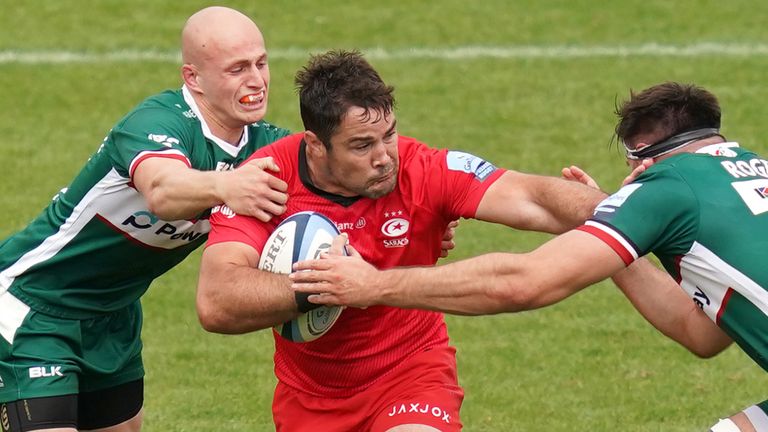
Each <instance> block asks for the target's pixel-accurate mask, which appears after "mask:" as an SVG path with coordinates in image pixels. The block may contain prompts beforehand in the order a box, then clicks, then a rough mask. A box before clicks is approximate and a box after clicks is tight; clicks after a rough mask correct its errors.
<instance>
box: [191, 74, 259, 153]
mask: <svg viewBox="0 0 768 432" xmlns="http://www.w3.org/2000/svg"><path fill="white" fill-rule="evenodd" d="M181 93H182V94H183V95H184V101H185V102H186V103H187V105H189V107H190V108H192V112H194V113H195V116H197V119H198V120H200V125H201V126H202V128H203V135H204V136H205V137H206V138H208V139H209V140H211V141H213V142H214V143H216V145H217V146H219V148H221V149H222V150H224V151H225V152H227V154H228V155H230V156H232V157H234V156H237V155H238V153H240V150H242V149H244V148H245V144H246V143H247V142H248V126H243V135H242V136H241V137H240V142H239V143H238V144H237V145H236V146H233V145H232V144H230V143H228V142H226V141H224V140H223V139H221V138H219V137H217V136H216V135H214V134H213V132H211V128H209V127H208V123H206V122H205V118H204V117H203V114H202V112H200V108H198V107H197V102H195V98H193V97H192V93H190V92H189V89H188V88H187V86H186V84H185V85H183V86H182V87H181Z"/></svg>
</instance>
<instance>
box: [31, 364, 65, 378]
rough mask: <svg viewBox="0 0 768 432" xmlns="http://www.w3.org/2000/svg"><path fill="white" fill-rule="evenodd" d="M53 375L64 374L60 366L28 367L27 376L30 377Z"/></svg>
mask: <svg viewBox="0 0 768 432" xmlns="http://www.w3.org/2000/svg"><path fill="white" fill-rule="evenodd" d="M54 376H60V377H63V376H64V374H63V373H61V366H48V367H46V366H35V367H31V368H29V378H31V379H35V378H50V377H54Z"/></svg>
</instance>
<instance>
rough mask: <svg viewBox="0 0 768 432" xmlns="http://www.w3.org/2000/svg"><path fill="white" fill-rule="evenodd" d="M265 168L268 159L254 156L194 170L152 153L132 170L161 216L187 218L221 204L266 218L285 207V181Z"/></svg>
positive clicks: (272, 168) (270, 162) (271, 167)
mask: <svg viewBox="0 0 768 432" xmlns="http://www.w3.org/2000/svg"><path fill="white" fill-rule="evenodd" d="M269 171H279V168H278V167H277V165H276V164H275V163H274V161H273V160H272V158H264V159H255V160H253V161H251V162H250V163H247V164H243V165H242V166H240V167H238V168H237V169H235V170H231V171H198V170H195V169H191V168H189V167H188V166H187V165H186V164H185V163H184V162H182V161H179V160H176V159H168V158H157V157H156V158H150V159H146V160H144V161H142V162H141V164H139V166H138V167H137V168H136V171H135V172H134V174H133V182H134V184H135V185H136V189H137V190H138V191H139V192H141V194H142V195H144V197H145V199H146V200H147V203H148V204H149V209H150V210H151V211H152V213H154V214H155V215H157V216H159V217H160V218H162V219H165V220H178V219H188V218H192V217H195V216H197V215H198V214H200V213H201V212H203V211H205V210H206V209H209V208H211V207H213V206H215V205H218V204H221V203H225V204H227V205H228V206H229V207H230V208H232V209H233V210H234V211H236V212H237V213H238V214H243V215H248V216H253V217H255V218H257V219H259V220H262V221H268V220H269V219H271V217H272V216H273V215H279V214H282V213H283V212H284V211H285V203H286V201H287V199H288V197H287V195H286V194H285V191H286V190H287V185H286V184H285V182H283V181H282V180H280V179H278V178H276V177H274V176H273V175H271V174H270V173H269Z"/></svg>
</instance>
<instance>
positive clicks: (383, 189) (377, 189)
mask: <svg viewBox="0 0 768 432" xmlns="http://www.w3.org/2000/svg"><path fill="white" fill-rule="evenodd" d="M395 186H397V177H395V176H392V177H390V178H389V179H387V180H384V181H379V182H375V183H373V184H371V185H369V186H368V187H367V188H366V189H365V193H362V194H360V195H363V196H365V197H367V198H373V199H376V198H381V197H383V196H384V195H387V194H389V193H390V192H392V191H393V190H395Z"/></svg>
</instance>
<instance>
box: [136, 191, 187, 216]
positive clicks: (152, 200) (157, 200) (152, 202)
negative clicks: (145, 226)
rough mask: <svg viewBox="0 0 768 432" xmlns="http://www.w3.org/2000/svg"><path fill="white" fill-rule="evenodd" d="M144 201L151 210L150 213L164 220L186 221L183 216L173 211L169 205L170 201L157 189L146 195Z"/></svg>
mask: <svg viewBox="0 0 768 432" xmlns="http://www.w3.org/2000/svg"><path fill="white" fill-rule="evenodd" d="M144 200H145V201H146V203H147V209H149V211H150V213H152V214H153V215H155V216H157V217H158V218H160V219H162V220H166V221H173V220H178V219H184V217H183V215H180V214H177V213H176V212H174V211H173V210H174V209H173V208H172V207H171V206H169V205H168V202H169V200H168V199H167V198H166V197H164V196H163V194H162V193H161V192H160V191H158V190H157V189H154V190H153V191H152V192H151V193H148V194H146V195H145V196H144Z"/></svg>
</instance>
